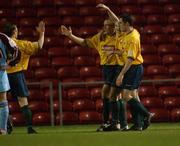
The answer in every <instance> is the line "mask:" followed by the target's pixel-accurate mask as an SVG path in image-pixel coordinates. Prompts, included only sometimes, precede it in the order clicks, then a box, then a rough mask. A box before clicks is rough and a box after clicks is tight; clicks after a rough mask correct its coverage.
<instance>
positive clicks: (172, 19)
mask: <svg viewBox="0 0 180 146" xmlns="http://www.w3.org/2000/svg"><path fill="white" fill-rule="evenodd" d="M168 22H169V24H172V23H180V14H173V15H169V17H168Z"/></svg>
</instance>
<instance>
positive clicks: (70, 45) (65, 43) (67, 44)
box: [64, 37, 77, 47]
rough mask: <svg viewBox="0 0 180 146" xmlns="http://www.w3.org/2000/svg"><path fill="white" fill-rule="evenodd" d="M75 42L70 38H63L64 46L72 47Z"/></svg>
mask: <svg viewBox="0 0 180 146" xmlns="http://www.w3.org/2000/svg"><path fill="white" fill-rule="evenodd" d="M76 45H77V44H76V43H75V42H74V41H72V40H70V39H69V38H67V37H66V38H65V39H64V46H65V47H72V46H76Z"/></svg>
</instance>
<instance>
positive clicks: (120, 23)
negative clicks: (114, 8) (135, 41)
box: [118, 18, 126, 32]
mask: <svg viewBox="0 0 180 146" xmlns="http://www.w3.org/2000/svg"><path fill="white" fill-rule="evenodd" d="M118 24H119V28H120V30H121V31H122V32H125V31H126V27H125V24H124V22H123V20H122V18H120V19H119V22H118Z"/></svg>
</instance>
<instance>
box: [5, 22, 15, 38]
mask: <svg viewBox="0 0 180 146" xmlns="http://www.w3.org/2000/svg"><path fill="white" fill-rule="evenodd" d="M3 32H4V33H5V34H6V35H7V36H9V37H14V38H17V36H18V29H17V26H16V25H15V24H10V23H8V24H6V25H5V26H4V30H3Z"/></svg>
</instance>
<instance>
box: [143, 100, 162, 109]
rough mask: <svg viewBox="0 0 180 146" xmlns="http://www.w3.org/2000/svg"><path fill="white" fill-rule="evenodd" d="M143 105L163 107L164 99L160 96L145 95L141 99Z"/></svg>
mask: <svg viewBox="0 0 180 146" xmlns="http://www.w3.org/2000/svg"><path fill="white" fill-rule="evenodd" d="M141 102H142V103H143V105H144V106H145V107H147V108H155V107H156V108H160V107H162V108H163V106H164V105H163V100H162V99H161V98H158V97H145V98H143V99H142V100H141Z"/></svg>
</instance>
